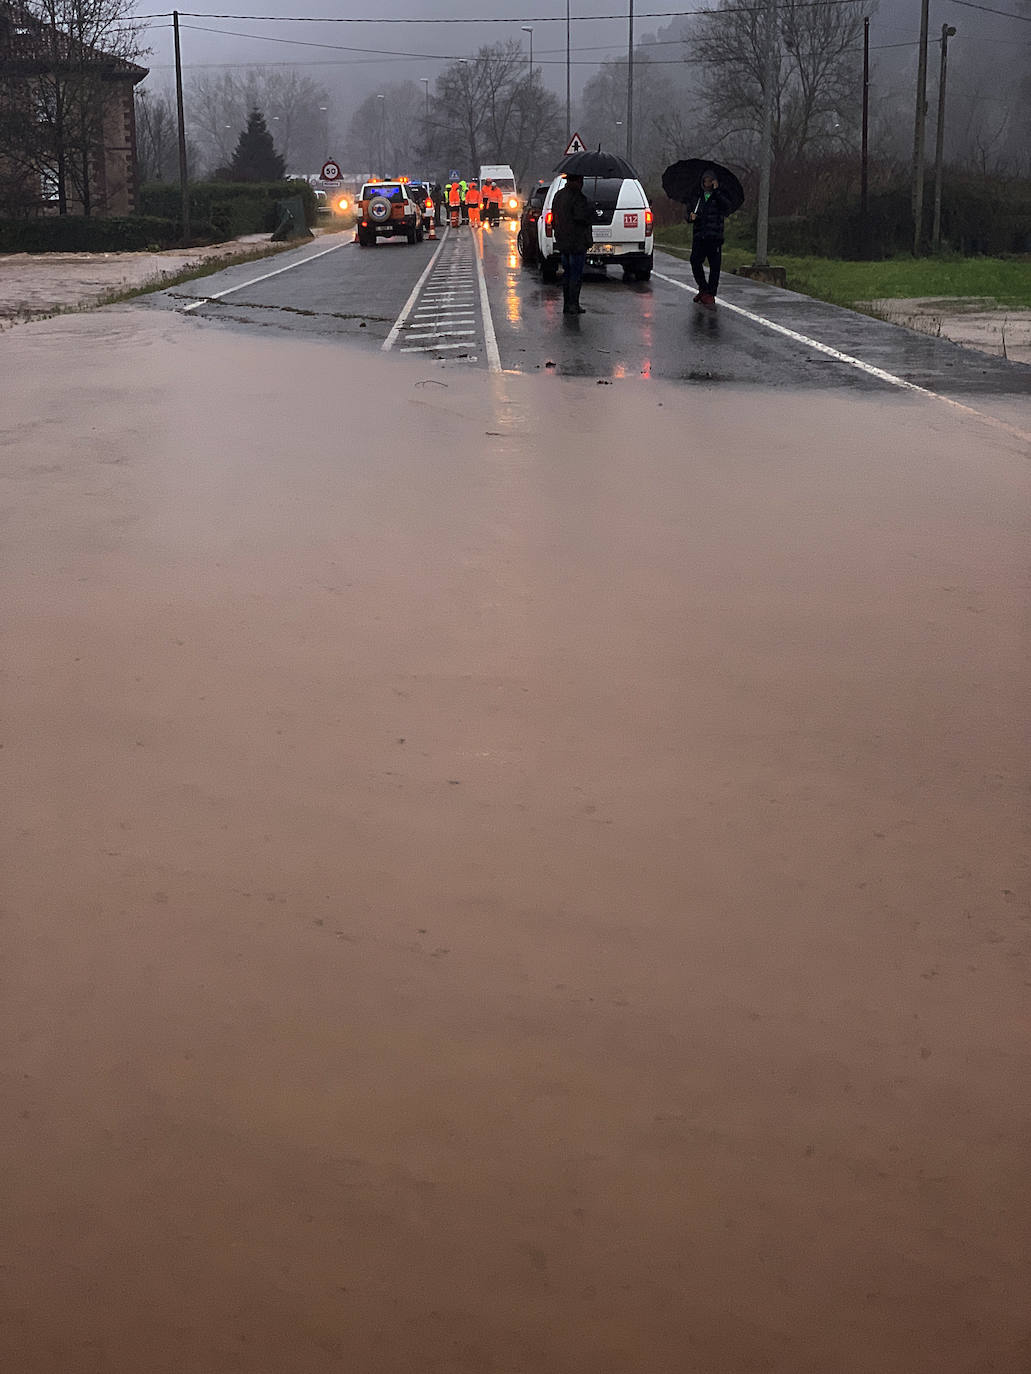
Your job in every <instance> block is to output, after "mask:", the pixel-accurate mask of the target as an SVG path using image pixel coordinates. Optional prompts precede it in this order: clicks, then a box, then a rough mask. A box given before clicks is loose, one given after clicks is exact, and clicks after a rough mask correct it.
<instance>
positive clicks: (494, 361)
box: [473, 237, 501, 372]
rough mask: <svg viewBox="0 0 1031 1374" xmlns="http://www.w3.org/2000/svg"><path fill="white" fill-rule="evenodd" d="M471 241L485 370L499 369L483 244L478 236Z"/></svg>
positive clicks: (498, 370) (499, 358)
mask: <svg viewBox="0 0 1031 1374" xmlns="http://www.w3.org/2000/svg"><path fill="white" fill-rule="evenodd" d="M473 243H474V245H475V251H476V275H477V276H478V277H479V279H480V310H481V311H482V313H483V342H484V347H485V349H486V353H487V371H488V372H500V371H501V354H500V353H499V352H498V336H497V335H496V334H495V332H494V317H493V316H492V315H491V313H490V301H489V300H488V298H487V279H486V277H484V275H483V244H482V243H481V242H480V239H479V238H478V237H474V239H473Z"/></svg>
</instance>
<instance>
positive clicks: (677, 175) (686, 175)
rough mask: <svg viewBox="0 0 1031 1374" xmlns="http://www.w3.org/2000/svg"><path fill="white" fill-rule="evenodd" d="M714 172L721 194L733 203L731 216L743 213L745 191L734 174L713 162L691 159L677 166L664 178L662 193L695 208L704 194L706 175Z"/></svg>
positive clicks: (667, 171)
mask: <svg viewBox="0 0 1031 1374" xmlns="http://www.w3.org/2000/svg"><path fill="white" fill-rule="evenodd" d="M704 172H711V173H712V174H713V176H714V177H715V178H716V180H717V181H718V182H719V184H720V190H721V191H722V192H723V194H724V195H725V196H726V197H727V199H728V200H729V201H730V211H729V213H730V214H733V213H734V211H735V210H740V208H741V206H742V204H743V203H744V199H745V192H744V188H743V187H742V185H741V183H740V181H738V179H737V177H736V176H735V175H734V173H733V172H732V171H731V170H730V168H729V167H723V166H721V165H720V164H719V163H718V162H713V161H712V159H711V158H705V157H689V158H685V159H684V160H683V161H682V162H674V163H673V164H672V165H671V166H669V167H667V168H666V170H665V171H664V172H663V174H662V189H663V190H664V191H665V192H666V194H667V196H669V198H670V200H679V201H682V202H683V203H684V204H685V205H693V204H694V202H695V201H696V200H697V199H698V197H699V196H700V195H701V194H702V174H703V173H704Z"/></svg>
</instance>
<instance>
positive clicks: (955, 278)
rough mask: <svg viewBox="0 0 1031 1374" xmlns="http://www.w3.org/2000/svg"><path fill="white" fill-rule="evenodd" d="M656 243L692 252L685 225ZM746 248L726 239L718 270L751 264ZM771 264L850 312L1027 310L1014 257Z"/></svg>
mask: <svg viewBox="0 0 1031 1374" xmlns="http://www.w3.org/2000/svg"><path fill="white" fill-rule="evenodd" d="M655 238H656V242H657V243H659V244H661V246H662V247H663V248H668V249H669V251H670V252H672V253H675V254H676V255H677V256H678V257H685V258H686V257H688V256H689V254H690V252H691V247H690V244H691V234H690V229H689V227H688V226H687V225H686V224H681V225H675V226H674V227H673V228H670V229H661V230H659V231H658V232H657V233H656V236H655ZM754 260H755V253H754V251H753V249H752V247H751V246H749V245H745V244H743V243H740V242H735V241H734V240H733V239H732V238H728V240H727V242H726V244H725V245H724V249H723V268H724V271H726V272H733V271H734V270H735V269H736V268H738V267H746V266H748V264H749V263H751V262H754ZM770 261H771V262H773V263H776V264H777V266H779V267H784V268H785V269H786V270H787V274H788V286H789V288H790V289H791V290H792V291H801V292H802V293H803V294H804V295H806V296H814V297H815V298H816V299H817V300H821V301H829V302H830V303H831V304H832V305H846V306H851V307H854V306H855V304H856V302H857V301H872V300H888V299H891V300H898V299H904V298H907V297H918V296H922V297H935V296H941V297H948V296H975V297H981V298H983V299H986V300H990V301H994V302H995V304H997V305H998V306H1001V307H1004V308H1006V307H1008V308H1015V307H1019V306H1031V270H1029V269H1031V259H1029V258H1028V257H1013V258H959V257H957V258H952V257H938V258H911V257H901V258H888V259H886V260H885V261H883V262H845V261H842V260H841V259H838V258H816V257H784V256H783V255H781V254H779V253H773V254H771V256H770Z"/></svg>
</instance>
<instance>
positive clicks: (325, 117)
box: [319, 105, 329, 162]
mask: <svg viewBox="0 0 1031 1374" xmlns="http://www.w3.org/2000/svg"><path fill="white" fill-rule="evenodd" d="M319 114H320V115H321V116H322V161H323V162H325V161H326V160H327V159H328V158H329V106H328V105H320V106H319Z"/></svg>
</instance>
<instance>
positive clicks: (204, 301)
mask: <svg viewBox="0 0 1031 1374" xmlns="http://www.w3.org/2000/svg"><path fill="white" fill-rule="evenodd" d="M351 242H352V240H351V239H347V240H345V242H343V243H334V245H333V247H332V248H323V250H322V252H321V253H312V254H311V256H310V257H307V258H298V260H297V261H296V262H288V263H287V265H286V266H285V267H277V268H276V270H275V271H274V272H265V273H263V274H262V275H261V276H260V277H252V278H251V280H250V281H245V282H241V283H240V285H239V286H227V287H226V289H225V290H224V291H213V292H212V293H211V295H210V296H203V297H202V298H201V299H200V300H199V301H194V302H193V304H192V305H184V306H183V309H182V313H183V314H184V315H185V314H187V313H188V312H189V311H191V310H196V309H197V307H198V306H201V305H209V304H210V303H211V302H212V301H218V300H221V299H222V297H223V296H231V295H232V294H233V292H234V291H243V290H244V289H245V287H248V286H257V284H258V282H260V281H268V279H269V277H278V276H279V275H280V274H281V273H283V272H289V271H291V270H292V269H293V268H294V267H303V266H304V264H305V263H306V262H314V261H315V259H316V258H324V257H325V256H326V254H327V253H335V252H336V251H337V249H338V248H346V247H347V246H348V245H349V244H350V243H351Z"/></svg>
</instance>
